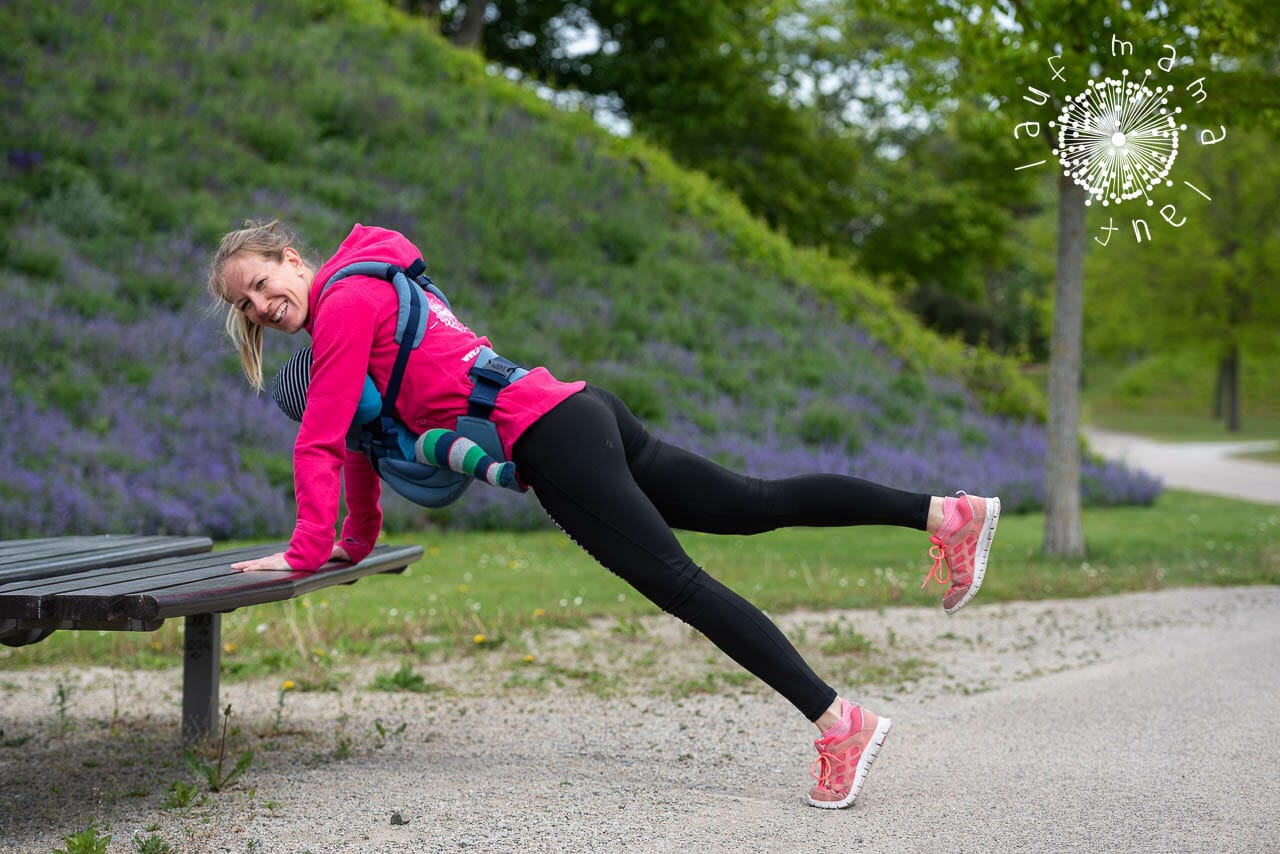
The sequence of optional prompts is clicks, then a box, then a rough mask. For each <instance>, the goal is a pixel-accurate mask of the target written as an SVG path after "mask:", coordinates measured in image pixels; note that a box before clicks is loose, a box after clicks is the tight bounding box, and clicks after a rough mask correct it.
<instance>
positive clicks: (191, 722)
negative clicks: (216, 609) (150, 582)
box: [182, 614, 222, 745]
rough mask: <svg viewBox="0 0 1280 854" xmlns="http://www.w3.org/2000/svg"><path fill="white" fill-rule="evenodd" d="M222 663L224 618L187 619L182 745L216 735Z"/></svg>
mask: <svg viewBox="0 0 1280 854" xmlns="http://www.w3.org/2000/svg"><path fill="white" fill-rule="evenodd" d="M221 661H222V615H221V614H192V615H190V616H188V617H187V618H186V629H185V633H184V638H183V661H182V743H183V744H184V745H191V744H196V743H198V742H201V741H205V740H207V739H208V738H209V737H210V736H211V735H213V728H214V727H215V726H216V725H217V723H218V676H219V668H220V665H221Z"/></svg>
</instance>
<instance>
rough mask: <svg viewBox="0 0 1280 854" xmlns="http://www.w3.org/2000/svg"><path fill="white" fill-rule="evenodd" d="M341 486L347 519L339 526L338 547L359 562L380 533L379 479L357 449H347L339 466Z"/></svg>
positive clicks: (367, 554) (380, 494) (380, 484)
mask: <svg viewBox="0 0 1280 854" xmlns="http://www.w3.org/2000/svg"><path fill="white" fill-rule="evenodd" d="M342 477H343V486H344V488H345V490H346V494H347V521H346V522H344V523H343V525H342V547H343V548H344V549H346V551H347V555H348V556H349V557H350V558H351V560H352V561H354V562H356V563H359V562H360V561H362V560H364V559H365V558H366V557H368V556H369V552H371V551H373V547H374V545H375V544H377V542H378V534H380V533H381V532H382V505H381V504H379V503H378V500H379V499H380V498H381V497H382V482H381V481H379V480H378V475H377V474H376V473H374V471H373V464H372V463H370V462H369V458H368V457H366V456H365V455H364V454H362V453H360V452H359V451H350V450H349V451H347V464H346V467H345V468H344V469H343V473H342Z"/></svg>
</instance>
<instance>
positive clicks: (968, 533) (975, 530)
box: [920, 492, 1000, 614]
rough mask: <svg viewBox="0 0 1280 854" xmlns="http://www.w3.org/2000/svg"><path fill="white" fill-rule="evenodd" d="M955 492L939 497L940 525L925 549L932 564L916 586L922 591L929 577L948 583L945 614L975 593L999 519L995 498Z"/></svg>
mask: <svg viewBox="0 0 1280 854" xmlns="http://www.w3.org/2000/svg"><path fill="white" fill-rule="evenodd" d="M957 494H958V495H959V496H960V498H949V497H948V498H944V499H943V516H942V527H941V528H939V529H938V533H936V534H934V535H933V536H931V537H929V542H931V543H933V546H932V547H931V548H930V549H929V556H930V557H932V558H933V567H932V568H931V569H930V570H929V574H928V575H926V576H925V578H924V584H921V585H920V589H921V590H923V589H924V588H925V587H926V586H927V585H928V584H929V581H930V580H933V581H936V582H938V583H939V584H946V583H947V582H948V581H950V582H951V588H950V589H949V590H948V591H947V595H946V596H944V597H942V609H943V610H944V611H946V612H947V613H948V614H954V613H955V612H956V611H959V610H960V609H961V608H963V607H964V606H965V605H967V604H969V600H970V599H972V598H973V597H974V596H976V595H977V593H978V588H979V587H981V586H982V577H983V576H984V575H985V574H986V572H987V558H988V557H989V556H990V554H991V541H992V540H993V539H995V536H996V524H997V523H999V521H1000V499H999V498H978V497H977V496H976V495H966V494H965V493H963V492H960V493H957ZM944 563H945V564H946V567H947V571H946V574H945V575H939V574H938V568H939V567H940V566H942V565H943V564H944Z"/></svg>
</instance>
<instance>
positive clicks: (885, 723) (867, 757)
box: [808, 718, 893, 810]
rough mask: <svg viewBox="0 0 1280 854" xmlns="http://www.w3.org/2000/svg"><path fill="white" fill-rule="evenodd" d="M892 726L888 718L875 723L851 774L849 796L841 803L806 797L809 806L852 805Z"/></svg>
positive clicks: (838, 806)
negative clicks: (873, 730)
mask: <svg viewBox="0 0 1280 854" xmlns="http://www.w3.org/2000/svg"><path fill="white" fill-rule="evenodd" d="M892 726H893V721H891V720H889V719H888V718H880V720H879V721H877V722H876V731H875V732H874V733H872V735H871V741H869V742H867V749H866V750H864V751H863V752H862V758H860V759H859V760H858V768H857V770H856V771H854V773H853V786H851V787H850V788H849V794H847V795H845V797H844V800H841V801H815V800H814V799H813V796H812V795H810V796H808V798H809V806H813V807H818V808H820V809H824V810H838V809H844V808H845V807H847V806H849V805H850V804H852V803H853V799H854V798H856V797H858V792H859V791H860V790H861V789H862V784H863V783H864V782H866V779H867V771H869V770H871V763H872V762H875V761H876V757H877V756H879V755H880V748H881V747H883V746H884V737H885V736H886V735H888V734H889V728H890V727H892Z"/></svg>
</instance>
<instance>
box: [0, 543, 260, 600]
mask: <svg viewBox="0 0 1280 854" xmlns="http://www.w3.org/2000/svg"><path fill="white" fill-rule="evenodd" d="M280 548H281V546H280V545H275V546H256V547H252V548H247V549H236V550H234V551H235V553H236V554H240V553H243V554H245V555H251V556H253V557H261V556H262V555H268V554H271V551H270V549H274V550H275V551H279V550H280ZM231 554H233V553H232V552H229V551H226V552H205V553H202V554H193V555H181V556H178V557H175V558H172V559H169V560H162V561H154V562H151V563H144V564H123V565H119V566H116V565H110V566H99V567H91V568H89V569H86V570H84V571H83V572H79V573H76V574H74V575H63V576H54V577H53V578H47V579H44V578H41V579H32V580H29V581H23V582H18V583H16V584H11V585H6V586H4V587H0V600H2V599H4V598H13V597H17V596H29V597H35V598H41V597H46V596H53V595H56V594H59V593H78V592H83V593H94V594H102V593H107V592H111V591H110V590H109V588H115V589H114V592H115V593H126V592H128V591H129V590H130V589H133V590H146V589H148V588H149V587H162V586H164V584H165V583H166V582H167V580H169V579H170V578H171V577H172V579H173V581H172V583H178V584H180V583H183V582H184V581H185V580H189V579H190V578H191V577H193V576H192V574H193V573H194V574H195V576H199V575H201V574H211V573H216V572H217V571H218V570H219V569H222V570H225V569H226V568H227V566H229V565H230V564H231V563H234V562H235V561H236V560H241V559H242V558H241V557H237V556H235V555H233V556H232V557H231V558H226V557H225V556H226V555H231Z"/></svg>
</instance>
